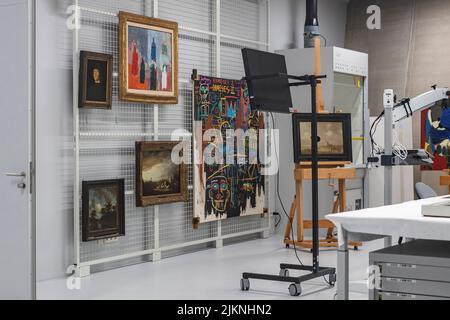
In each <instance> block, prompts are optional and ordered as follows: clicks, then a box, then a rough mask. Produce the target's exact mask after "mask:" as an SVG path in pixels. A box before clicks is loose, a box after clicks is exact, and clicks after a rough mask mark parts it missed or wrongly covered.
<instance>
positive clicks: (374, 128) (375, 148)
mask: <svg viewBox="0 0 450 320" xmlns="http://www.w3.org/2000/svg"><path fill="white" fill-rule="evenodd" d="M383 116H384V111H383V112H382V113H381V114H380V115H379V116H378V117H377V118H376V119H375V121H374V122H373V123H372V126H371V127H370V142H371V152H372V154H371V155H372V157H373V156H374V155H375V152H377V153H381V152H382V151H383V148H381V147H380V146H379V145H378V144H377V143H376V141H375V138H374V135H375V133H376V132H377V129H378V125H379V124H380V122H381V118H382V117H383Z"/></svg>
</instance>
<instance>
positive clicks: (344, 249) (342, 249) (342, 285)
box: [337, 229, 349, 300]
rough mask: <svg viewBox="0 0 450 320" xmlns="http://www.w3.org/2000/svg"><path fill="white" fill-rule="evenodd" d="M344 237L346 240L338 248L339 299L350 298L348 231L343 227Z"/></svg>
mask: <svg viewBox="0 0 450 320" xmlns="http://www.w3.org/2000/svg"><path fill="white" fill-rule="evenodd" d="M341 236H342V238H343V239H344V241H343V242H342V243H341V244H340V245H339V248H338V253H337V256H338V262H337V298H338V300H348V298H349V296H348V289H349V274H348V267H349V266H348V263H349V259H348V233H347V231H346V230H344V229H342V234H341Z"/></svg>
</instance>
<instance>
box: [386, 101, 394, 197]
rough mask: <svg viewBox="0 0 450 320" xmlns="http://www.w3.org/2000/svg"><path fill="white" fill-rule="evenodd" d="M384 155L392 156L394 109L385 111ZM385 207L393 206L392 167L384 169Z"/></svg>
mask: <svg viewBox="0 0 450 320" xmlns="http://www.w3.org/2000/svg"><path fill="white" fill-rule="evenodd" d="M384 154H385V156H386V157H390V156H392V109H391V108H386V109H384ZM384 205H385V206H390V205H392V166H385V167H384Z"/></svg>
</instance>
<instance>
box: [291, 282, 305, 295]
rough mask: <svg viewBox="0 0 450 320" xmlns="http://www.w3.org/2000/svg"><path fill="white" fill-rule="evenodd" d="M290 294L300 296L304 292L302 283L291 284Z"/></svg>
mask: <svg viewBox="0 0 450 320" xmlns="http://www.w3.org/2000/svg"><path fill="white" fill-rule="evenodd" d="M289 294H290V295H291V296H292V297H298V296H300V295H301V294H302V287H301V286H300V284H296V283H293V284H291V285H290V286H289Z"/></svg>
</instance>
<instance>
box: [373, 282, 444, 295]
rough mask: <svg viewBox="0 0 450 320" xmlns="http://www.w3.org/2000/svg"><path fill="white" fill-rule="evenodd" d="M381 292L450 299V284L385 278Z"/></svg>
mask: <svg viewBox="0 0 450 320" xmlns="http://www.w3.org/2000/svg"><path fill="white" fill-rule="evenodd" d="M381 291H387V292H398V293H407V294H413V295H425V296H438V297H446V298H450V283H448V282H439V281H425V280H413V279H400V278H387V277H383V278H382V279H381Z"/></svg>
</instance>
